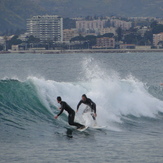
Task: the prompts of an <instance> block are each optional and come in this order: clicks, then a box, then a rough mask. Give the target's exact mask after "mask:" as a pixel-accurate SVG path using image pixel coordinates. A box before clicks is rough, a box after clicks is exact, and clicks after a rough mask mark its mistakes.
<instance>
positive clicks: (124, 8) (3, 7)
mask: <svg viewBox="0 0 163 163" xmlns="http://www.w3.org/2000/svg"><path fill="white" fill-rule="evenodd" d="M162 6H163V1H162V0H155V1H153V0H132V1H131V0H123V1H122V0H101V1H99V0H82V2H81V1H79V0H23V1H22V0H14V1H13V0H1V1H0V31H4V30H6V29H17V28H19V29H22V28H23V29H25V28H26V19H27V18H30V17H32V16H34V15H44V14H49V15H50V14H53V15H60V16H62V17H79V16H88V15H90V16H94V15H98V16H111V15H121V16H125V17H129V16H132V17H162V13H163V7H162Z"/></svg>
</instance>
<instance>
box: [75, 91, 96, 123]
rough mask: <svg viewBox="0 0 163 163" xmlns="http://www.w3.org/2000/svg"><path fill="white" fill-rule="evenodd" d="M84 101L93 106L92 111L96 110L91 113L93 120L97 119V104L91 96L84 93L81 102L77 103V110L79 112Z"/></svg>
mask: <svg viewBox="0 0 163 163" xmlns="http://www.w3.org/2000/svg"><path fill="white" fill-rule="evenodd" d="M82 103H83V104H85V105H88V106H89V107H90V108H91V111H92V112H94V113H92V114H91V115H92V118H93V120H96V116H97V114H96V104H95V103H94V102H93V101H92V100H91V99H90V98H87V96H86V95H85V94H83V95H82V99H81V100H80V102H79V103H78V105H77V110H76V112H78V109H79V106H80V105H81V104H82ZM85 112H87V111H86V110H84V112H83V113H85Z"/></svg>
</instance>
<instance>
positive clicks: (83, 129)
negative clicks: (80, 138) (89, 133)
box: [77, 126, 88, 132]
mask: <svg viewBox="0 0 163 163" xmlns="http://www.w3.org/2000/svg"><path fill="white" fill-rule="evenodd" d="M87 128H88V126H85V127H84V128H81V129H80V128H78V129H77V130H78V131H81V132H82V131H85V130H86V129H87Z"/></svg>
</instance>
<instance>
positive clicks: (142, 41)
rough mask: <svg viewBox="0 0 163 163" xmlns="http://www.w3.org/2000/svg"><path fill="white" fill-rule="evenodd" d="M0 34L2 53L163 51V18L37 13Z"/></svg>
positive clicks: (0, 49) (0, 51) (0, 50)
mask: <svg viewBox="0 0 163 163" xmlns="http://www.w3.org/2000/svg"><path fill="white" fill-rule="evenodd" d="M26 22H27V23H26V27H27V28H26V30H22V31H20V32H17V33H16V32H15V33H14V32H6V33H5V32H4V33H1V35H0V53H11V52H12V53H13V52H19V53H61V52H62V53H63V52H136V51H163V18H155V17H128V18H126V17H117V16H111V17H107V16H106V17H104V16H87V17H78V18H62V17H61V16H58V15H42V16H40V15H38V16H33V17H31V18H29V19H27V21H26Z"/></svg>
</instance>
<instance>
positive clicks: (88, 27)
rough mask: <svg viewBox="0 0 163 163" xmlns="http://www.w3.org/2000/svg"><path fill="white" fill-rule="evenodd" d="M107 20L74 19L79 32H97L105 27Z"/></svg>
mask: <svg viewBox="0 0 163 163" xmlns="http://www.w3.org/2000/svg"><path fill="white" fill-rule="evenodd" d="M106 22H107V20H100V19H98V20H79V21H76V28H77V30H78V31H79V32H87V33H90V32H91V31H92V33H93V32H95V33H97V32H99V30H100V29H103V28H104V27H105V24H106Z"/></svg>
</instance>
